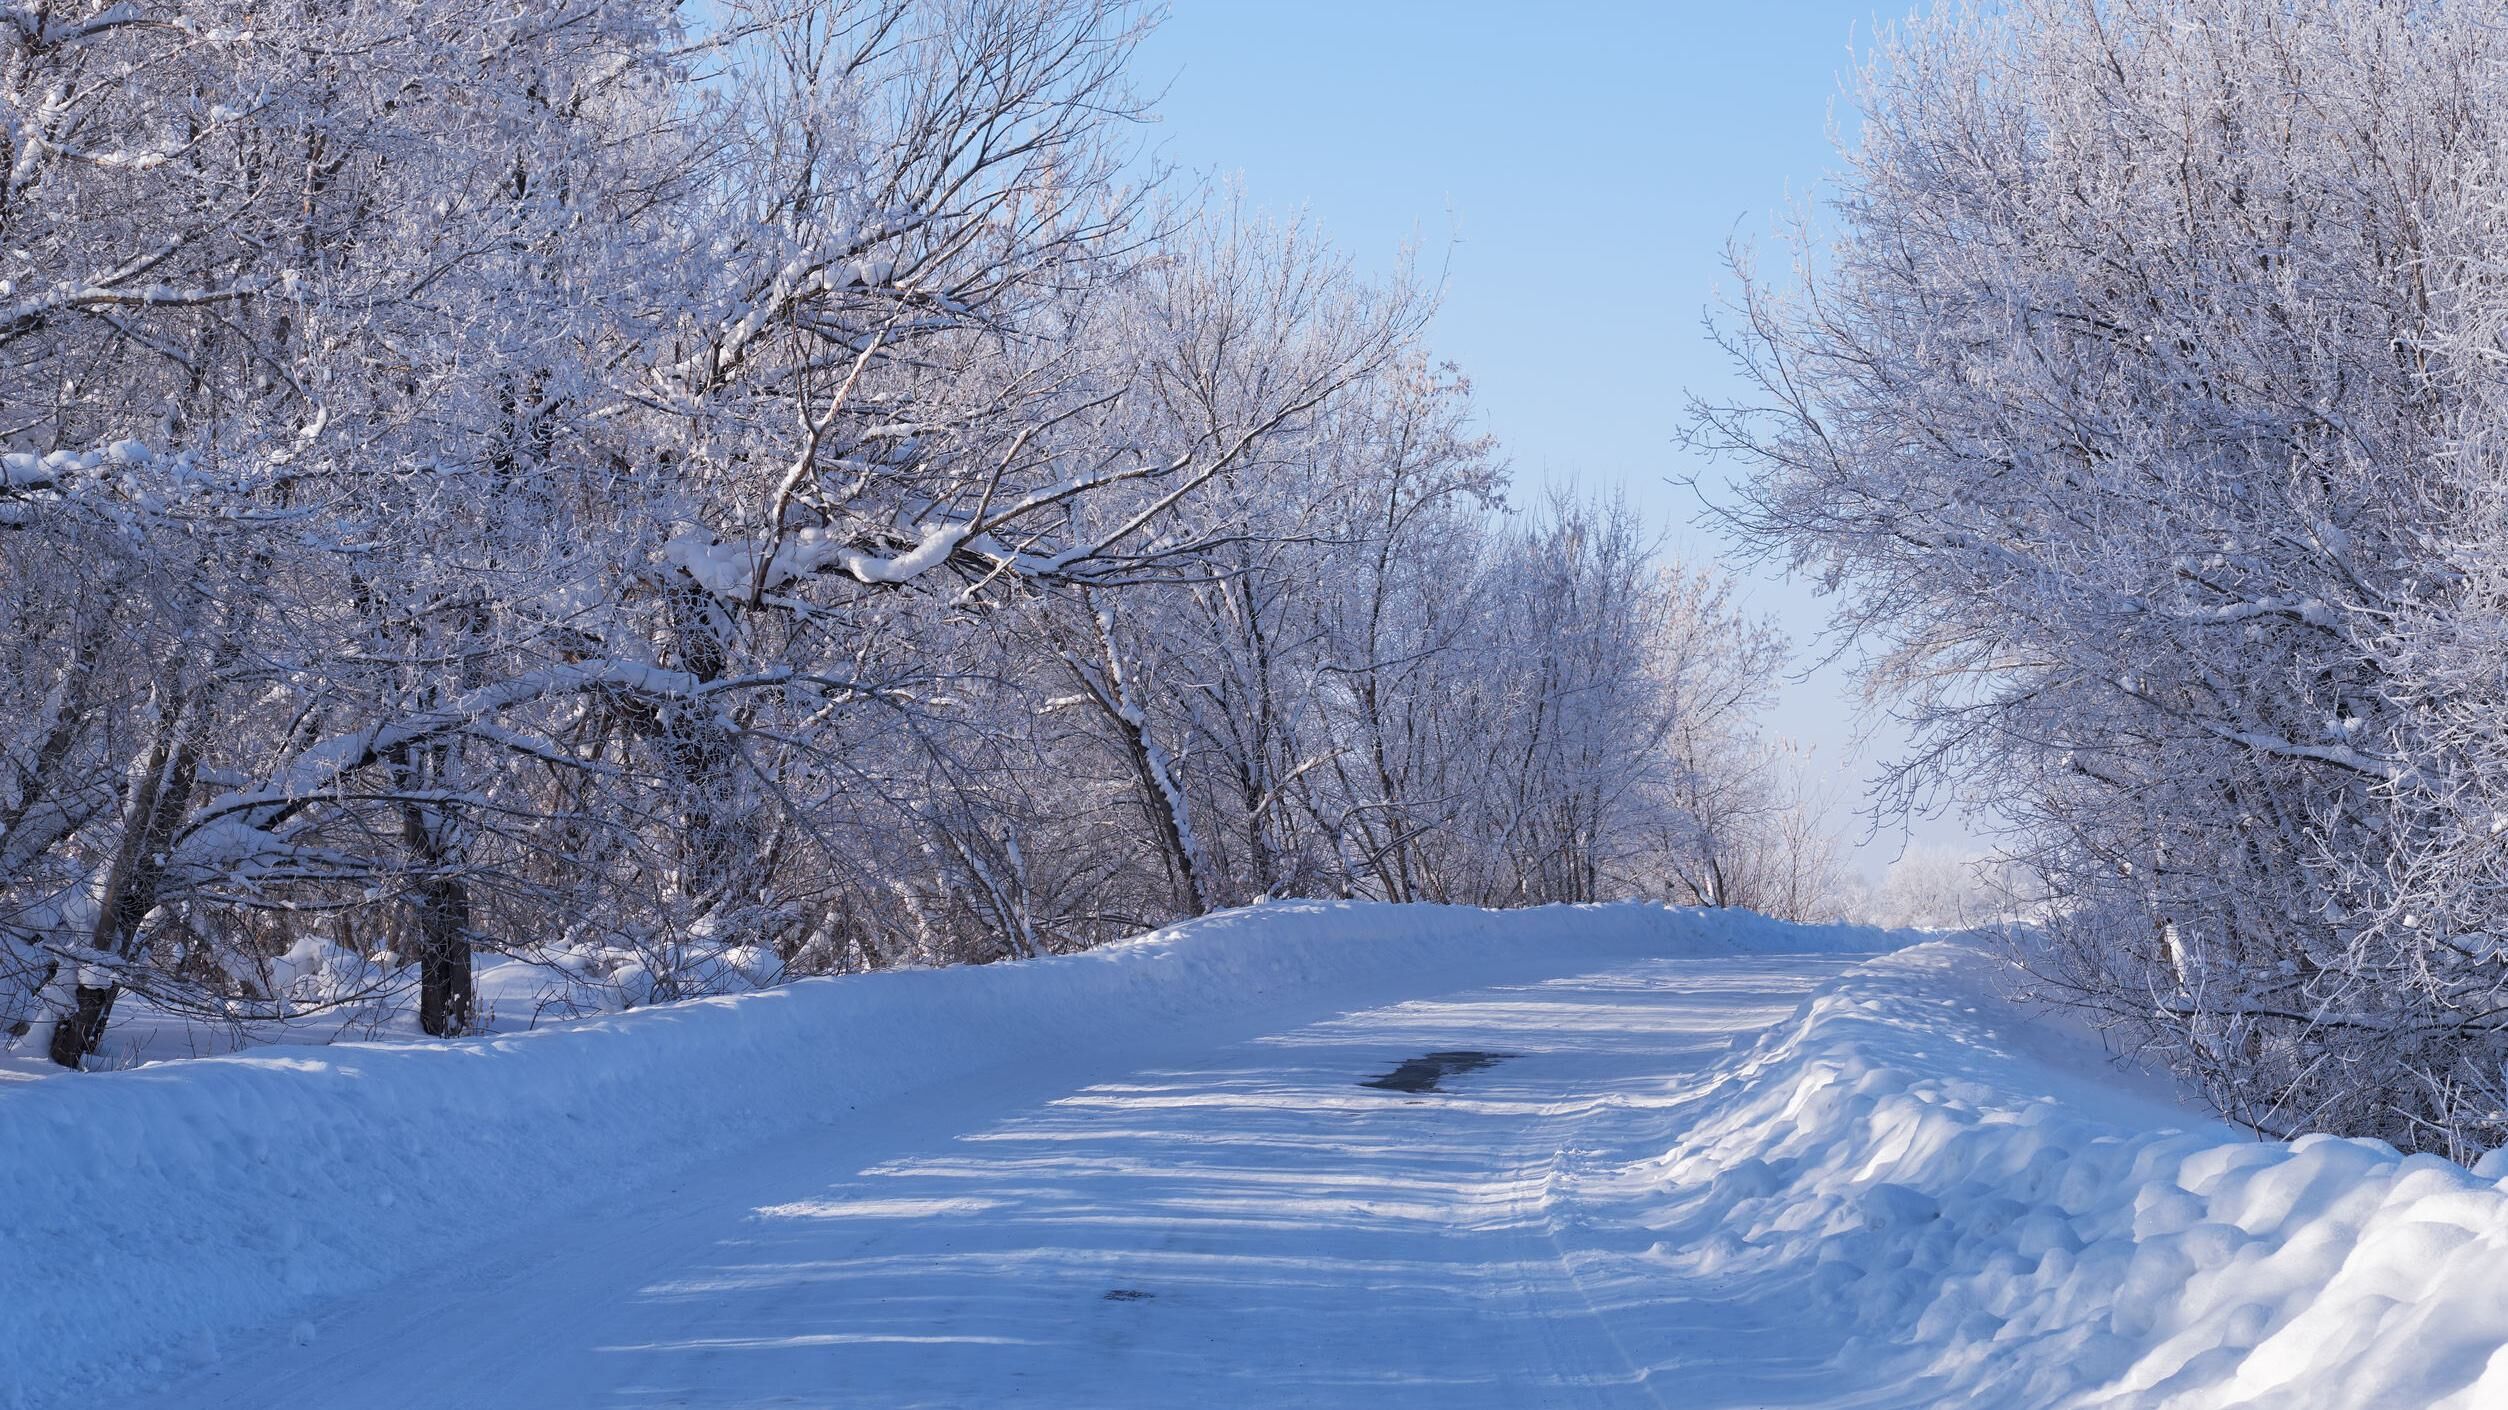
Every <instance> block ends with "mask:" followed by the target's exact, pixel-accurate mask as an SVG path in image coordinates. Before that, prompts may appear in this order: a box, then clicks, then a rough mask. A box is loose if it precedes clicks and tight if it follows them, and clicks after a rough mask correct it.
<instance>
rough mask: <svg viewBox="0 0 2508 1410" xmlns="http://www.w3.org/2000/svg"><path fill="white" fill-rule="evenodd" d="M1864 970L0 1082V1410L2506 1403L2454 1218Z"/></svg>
mask: <svg viewBox="0 0 2508 1410" xmlns="http://www.w3.org/2000/svg"><path fill="white" fill-rule="evenodd" d="M1877 938H1878V937H1876V936H1875V935H1874V934H1873V933H1872V932H1853V931H1835V930H1824V931H1805V930H1799V929H1796V928H1792V927H1782V926H1777V925H1774V924H1773V923H1770V922H1765V921H1759V920H1756V919H1755V918H1751V917H1733V916H1707V915H1699V914H1695V913H1688V912H1675V911H1666V910H1661V909H1657V908H1646V907H1605V908H1584V909H1554V910H1549V911H1540V912H1525V913H1514V914H1499V915H1493V914H1487V913H1481V912H1470V911H1437V910H1433V909H1429V908H1394V907H1375V906H1272V907H1264V908H1260V909H1258V910H1255V911H1249V912H1240V913H1236V914H1234V915H1230V916H1224V917H1215V918H1212V919H1211V920H1208V921H1205V922H1201V923H1198V924H1197V925H1195V926H1189V927H1180V928H1179V929H1178V930H1177V931H1174V932H1167V933H1164V934H1162V935H1161V936H1158V937H1153V938H1151V939H1149V940H1146V941H1143V942H1136V943H1135V944H1132V945H1127V946H1121V947H1115V948H1114V949H1112V950H1109V951H1103V952H1099V953H1098V954H1095V955H1090V956H1082V957H1076V958H1075V959H1073V960H1067V961H1050V962H1044V963H1039V964H1033V965H1022V966H998V967H991V968H987V969H981V970H962V971H945V972H931V973H923V974H914V975H894V976H872V977H870V978H868V979H860V980H841V981H826V982H820V983H814V984H805V985H800V986H795V987H794V988H793V989H790V990H786V991H782V992H781V993H779V994H773V995H763V996H756V997H753V998H744V999H739V1000H729V1001H718V1002H712V1003H707V1004H700V1005H693V1006H688V1007H686V1008H682V1009H669V1010H654V1011H649V1012H647V1013H643V1014H637V1015H628V1016H624V1017H621V1018H616V1019H611V1020H604V1021H601V1022H598V1023H594V1024H587V1025H583V1026H581V1027H578V1028H574V1029H568V1030H561V1031H557V1032H552V1033H544V1034H536V1035H530V1036H528V1037H526V1038H521V1039H511V1038H509V1039H500V1040H493V1041H486V1042H479V1043H472V1044H462V1045H454V1046H453V1047H450V1048H389V1047H375V1048H349V1047H342V1048H336V1049H329V1050H317V1049H295V1050H286V1051H280V1050H263V1051H262V1052H260V1053H258V1054H253V1055H248V1056H246V1057H244V1058H239V1059H220V1060H211V1061H203V1062H196V1063H186V1064H176V1065H170V1066H167V1067H163V1068H150V1069H143V1070H141V1071H138V1072H134V1073H130V1074H121V1075H115V1076H112V1077H106V1078H99V1079H94V1080H81V1081H62V1082H46V1083H41V1084H28V1085H27V1086H26V1087H21V1088H18V1089H14V1090H11V1091H7V1092H0V1132H6V1133H7V1134H8V1135H9V1136H10V1137H13V1138H14V1137H17V1136H18V1135H20V1134H21V1133H25V1134H27V1135H28V1136H29V1137H30V1138H31V1139H29V1140H26V1141H15V1142H13V1143H11V1144H9V1145H8V1146H7V1147H6V1149H5V1150H0V1188H10V1189H12V1190H15V1191H18V1192H21V1193H24V1192H26V1191H27V1187H26V1186H25V1185H23V1184H10V1183H7V1182H8V1181H10V1180H12V1179H16V1178H18V1177H20V1176H26V1177H30V1178H38V1179H40V1178H41V1173H42V1172H43V1171H44V1170H46V1169H57V1168H58V1167H57V1166H51V1165H48V1164H47V1163H46V1162H44V1161H43V1160H41V1159H29V1158H28V1148H29V1147H30V1146H33V1147H38V1148H40V1147H43V1146H44V1145H46V1143H50V1145H51V1149H49V1150H43V1149H37V1150H36V1151H35V1152H34V1154H35V1155H36V1156H37V1157H41V1156H44V1155H50V1156H51V1157H53V1158H54V1159H56V1160H57V1159H59V1158H61V1157H62V1156H64V1155H67V1154H80V1155H83V1156H85V1157H86V1158H88V1159H90V1160H94V1161H98V1162H99V1163H94V1164H89V1165H88V1166H86V1168H85V1173H86V1175H87V1177H88V1185H87V1188H88V1189H90V1190H97V1189H99V1188H101V1190H102V1194H101V1195H100V1196H99V1197H98V1198H96V1199H95V1200H93V1201H92V1202H91V1203H90V1204H88V1205H86V1206H83V1207H81V1206H77V1205H75V1204H73V1206H72V1207H71V1208H70V1210H69V1211H68V1213H69V1214H70V1215H73V1216H75V1215H80V1214H82V1213H83V1214H86V1215H87V1216H88V1218H87V1221H86V1222H77V1221H76V1220H75V1219H64V1218H63V1217H62V1215H61V1213H60V1212H59V1211H58V1210H55V1211H54V1212H52V1213H51V1214H50V1215H47V1212H46V1210H45V1207H44V1206H43V1204H42V1203H41V1201H40V1199H38V1200H37V1201H35V1202H33V1203H27V1202H19V1203H15V1204H13V1205H12V1206H11V1207H9V1208H8V1209H6V1210H0V1255H5V1256H0V1368H6V1369H5V1370H0V1402H5V1400H6V1399H7V1398H8V1396H10V1395H14V1397H15V1398H16V1399H17V1400H18V1401H19V1402H21V1403H24V1404H29V1405H38V1406H40V1405H48V1404H55V1403H61V1404H67V1403H71V1402H73V1401H76V1402H80V1403H86V1404H94V1403H98V1401H97V1399H96V1396H97V1394H98V1392H99V1390H100V1389H109V1390H111V1391H112V1392H113V1393H112V1394H110V1395H108V1396H107V1397H106V1398H105V1400H104V1401H103V1402H102V1403H136V1404H161V1405H165V1406H178V1405H179V1406H185V1407H216V1406H236V1407H242V1406H255V1407H263V1406H267V1407H285V1406H351V1405H354V1406H361V1407H385V1406H479V1407H484V1406H535V1407H537V1406H561V1405H565V1406H573V1405H581V1406H603V1407H611V1406H616V1407H627V1406H659V1405H689V1406H717V1407H732V1406H744V1407H745V1406H755V1405H767V1404H778V1405H806V1406H882V1407H889V1406H963V1407H975V1406H987V1407H990V1406H1013V1405H1069V1406H1126V1405H1139V1406H1173V1405H1188V1404H1192V1405H1246V1406H1272V1405H1368V1406H1387V1405H1390V1406H1402V1405H1420V1406H1436V1407H1441V1410H1469V1407H1476V1406H1484V1405H1486V1406H1679V1407H1701V1408H1702V1410H1704V1408H1705V1407H1742V1406H1777V1405H1784V1406H1839V1407H1844V1406H1859V1407H1872V1406H1909V1407H1914V1406H1934V1405H1976V1406H2038V1405H2047V1406H2053V1405H2082V1406H2092V1405H2096V1406H2129V1405H2130V1406H2154V1407H2157V1406H2177V1405H2186V1406H2191V1405H2233V1404H2254V1405H2271V1406H2302V1407H2310V1406H2322V1407H2327V1410H2333V1408H2334V1407H2360V1406H2371V1405H2375V1406H2381V1407H2383V1406H2396V1407H2404V1406H2420V1405H2432V1406H2438V1405H2448V1406H2462V1407H2473V1406H2491V1405H2503V1404H2508V1370H2494V1369H2493V1363H2494V1362H2499V1363H2501V1364H2502V1365H2503V1366H2508V1358H2503V1357H2501V1356H2500V1355H2499V1354H2498V1353H2499V1348H2500V1347H2501V1346H2502V1345H2503V1343H2508V1310H2503V1309H2502V1308H2501V1307H2500V1306H2499V1303H2498V1300H2497V1299H2495V1298H2490V1297H2487V1296H2484V1295H2482V1294H2481V1293H2480V1292H2479V1291H2477V1290H2478V1289H2480V1288H2482V1287H2485V1286H2486V1285H2487V1284H2488V1283H2489V1282H2490V1281H2491V1279H2490V1278H2489V1276H2488V1274H2487V1272H2486V1270H2488V1269H2491V1268H2495V1267H2496V1266H2497V1261H2498V1259H2499V1258H2500V1257H2501V1256H2502V1255H2501V1250H2502V1248H2503V1246H2504V1245H2508V1197H2503V1196H2502V1194H2501V1193H2500V1191H2499V1190H2498V1189H2497V1188H2496V1187H2495V1186H2494V1185H2493V1183H2492V1182H2491V1181H2489V1180H2486V1179H2476V1178H2475V1177H2472V1176H2469V1175H2467V1174H2465V1173H2464V1172H2462V1171H2460V1170H2457V1169H2455V1168H2454V1167H2452V1166H2447V1165H2445V1164H2444V1163H2442V1162H2436V1161H2430V1160H2426V1159H2414V1160H2402V1159H2399V1158H2398V1157H2396V1156H2395V1155H2394V1153H2393V1152H2392V1151H2389V1150H2385V1149H2384V1148H2383V1147H2376V1146H2373V1145H2369V1144H2364V1143H2351V1142H2339V1141H2323V1140H2318V1141H2305V1142H2300V1143H2295V1144H2291V1145H2282V1144H2275V1143H2260V1142H2256V1141H2253V1140H2251V1139H2247V1138H2245V1137H2243V1136H2241V1135H2240V1134H2239V1133H2238V1132H2236V1131H2233V1130H2231V1129H2229V1128H2227V1127H2223V1126H2220V1125H2218V1124H2216V1123H2212V1122H2209V1121H2207V1120H2205V1119H2203V1118H2201V1117H2200V1116H2198V1115H2195V1114H2193V1113H2191V1112H2189V1111H2187V1110H2185V1109H2184V1108H2183V1107H2182V1106H2180V1105H2178V1104H2176V1103H2175V1102H2174V1100H2173V1097H2172V1094H2171V1093H2170V1092H2169V1091H2168V1090H2167V1089H2166V1088H2165V1087H2161V1086H2158V1085H2157V1084H2149V1083H2139V1084H2138V1083H2136V1082H2134V1081H2132V1080H2130V1079H2128V1078H2126V1077H2124V1076H2121V1075H2120V1074H2118V1073H2116V1072H2114V1071H2113V1070H2111V1069H2109V1068H2107V1067H2106V1066H2105V1065H2104V1064H2103V1062H2102V1061H2101V1060H2100V1059H2099V1058H2098V1056H2097V1054H2096V1052H2095V1050H2094V1049H2092V1048H2090V1047H2088V1046H2086V1045H2085V1044H2084V1043H2082V1042H2081V1041H2080V1040H2078V1039H2076V1038H2073V1037H2070V1036H2068V1035H2062V1034H2049V1033H2048V1032H2047V1031H2046V1030H2045V1029H2044V1026H2043V1025H2042V1024H2040V1023H2038V1022H2037V1021H2035V1020H2033V1019H2031V1018H2030V1017H2029V1016H2027V1015H2024V1014H2021V1013H2020V1012H2018V1011H2017V1010H2014V1009H2011V1008H2009V1007H2008V1006H2006V1005H2005V1004H2003V1003H2002V1001H2000V1000H1998V999H1996V998H1995V997H1993V995H1992V993H1991V984H1992V979H1993V971H1994V964H1993V962H1992V961H1991V960H1989V959H1988V958H1987V957H1986V956H1984V955H1983V954H1982V953H1981V952H1979V951H1976V950H1973V949H1966V948H1962V947H1959V946H1956V945H1949V944H1931V945H1925V946H1921V947H1918V948H1916V949H1912V950H1907V951H1902V952H1900V953H1898V954H1895V955H1891V956H1888V957H1885V958H1882V959H1879V960H1875V961H1872V962H1869V963H1858V962H1857V961H1856V960H1855V959H1854V958H1852V957H1851V956H1844V955H1840V954H1837V953H1834V952H1836V951H1838V950H1841V949H1845V948H1849V947H1853V946H1857V945H1861V946H1865V947H1870V946H1871V945H1872V944H1873V943H1874V942H1875V940H1876V939H1877ZM1462 1054H1481V1055H1484V1056H1485V1057H1486V1058H1488V1059H1489V1060H1487V1061H1485V1062H1482V1061H1472V1060H1466V1059H1464V1058H1462V1057H1461V1056H1460V1055H1462ZM1431 1055H1445V1056H1442V1057H1439V1058H1437V1059H1436V1060H1433V1061H1432V1060H1430V1059H1431ZM622 1068H623V1069H624V1070H623V1071H619V1070H618V1069H622ZM491 1072H492V1073H494V1074H496V1075H495V1080H493V1081H491V1080H487V1078H485V1077H483V1075H482V1074H484V1073H491ZM1402 1073H1407V1074H1408V1076H1407V1077H1406V1078H1405V1080H1404V1081H1403V1082H1400V1083H1391V1084H1386V1085H1375V1086H1370V1085H1365V1084H1367V1083H1369V1082H1370V1081H1371V1080H1375V1079H1383V1078H1385V1077H1387V1076H1388V1075H1389V1074H1402ZM613 1078H615V1079H616V1085H613V1083H612V1079H613ZM1432 1084H1433V1085H1432ZM1406 1087H1416V1088H1420V1090H1405V1088H1406ZM639 1091H642V1092H643V1093H644V1094H645V1096H646V1097H647V1100H646V1102H645V1103H644V1106H643V1108H642V1113H641V1114H642V1117H643V1119H642V1120H641V1121H637V1120H634V1119H632V1118H634V1117H636V1116H637V1115H638V1107H637V1104H636V1102H635V1101H634V1097H635V1094H636V1093H637V1092H639ZM54 1093H58V1094H59V1095H57V1096H55V1095H52V1094H54ZM125 1093H129V1094H133V1095H123V1094H125ZM28 1099H34V1100H35V1101H36V1102H37V1103H40V1104H36V1105H30V1104H29V1103H28ZM480 1104H485V1105H484V1106H481V1105H480ZM474 1107H478V1111H477V1115H476V1118H475V1119H473V1120H469V1121H468V1124H467V1125H465V1120H466V1118H467V1117H469V1115H470V1112H471V1110H472V1108H474ZM167 1116H181V1117H183V1118H184V1119H183V1120H182V1121H180V1122H178V1123H177V1124H175V1125H173V1126H171V1127H170V1128H169V1129H166V1130H162V1131H147V1132H145V1139H143V1138H142V1136H143V1133H142V1131H140V1130H127V1131H121V1133H120V1137H121V1138H125V1139H128V1140H129V1141H130V1142H131V1145H130V1147H129V1148H128V1149H127V1150H124V1151H107V1150H104V1149H100V1148H98V1146H97V1145H95V1144H94V1143H96V1142H99V1141H101V1140H103V1139H104V1137H103V1136H100V1135H99V1133H106V1134H111V1133H114V1132H116V1131H117V1130H118V1129H119V1128H117V1125H116V1123H120V1122H131V1121H139V1120H145V1119H149V1118H153V1117H167ZM81 1117H83V1118H84V1120H83V1121H82V1120H80V1119H78V1118H81ZM543 1123H548V1124H547V1126H546V1129H545V1130H544V1129H543V1125H542V1124H543ZM464 1130H468V1131H470V1132H471V1133H472V1134H471V1135H470V1136H468V1137H465V1136H464V1135H462V1134H461V1132H462V1131H464ZM221 1132H223V1133H224V1136H225V1139H224V1140H223V1141H222V1142H221V1141H218V1140H217V1139H216V1138H217V1136H218V1135H219V1133H221ZM393 1137H409V1138H413V1139H416V1140H419V1141H421V1142H425V1141H428V1140H432V1142H433V1144H432V1145H425V1144H422V1145H421V1146H420V1147H419V1148H417V1149H410V1150H400V1149H387V1148H386V1147H384V1146H383V1145H381V1144H380V1143H381V1142H384V1141H387V1140H389V1139H391V1138H393ZM82 1139H83V1140H86V1141H88V1142H90V1143H91V1144H90V1146H89V1147H88V1148H87V1149H86V1150H84V1151H80V1152H74V1151H71V1150H65V1149H64V1147H65V1146H66V1145H68V1144H69V1143H71V1142H74V1141H77V1140H82ZM195 1144H197V1145H199V1146H200V1148H199V1149H192V1148H191V1146H192V1145H195ZM107 1156H120V1157H122V1158H121V1159H119V1160H113V1161H107V1160H105V1159H104V1158H105V1157H107ZM400 1162H406V1163H405V1164H403V1163H400ZM221 1176H222V1177H223V1178H224V1181H225V1183H223V1184H219V1185H208V1186H202V1185H198V1184H196V1183H195V1182H196V1181H198V1180H200V1179H202V1178H204V1177H221ZM203 1191H207V1193H203ZM34 1193H36V1194H37V1195H39V1196H40V1195H41V1194H44V1193H47V1191H45V1190H42V1189H37V1190H36V1191H34ZM51 1193H59V1192H58V1191H51ZM114 1195H118V1196H120V1197H122V1198H121V1201H120V1202H117V1201H116V1200H115V1199H112V1198H109V1197H106V1196H114ZM453 1216H466V1217H453ZM255 1217H257V1218H259V1219H260V1220H261V1221H263V1223H262V1225H261V1226H260V1237H258V1238H251V1239H245V1238H238V1237H236V1236H237V1235H238V1234H240V1233H243V1232H245V1231H246V1230H247V1229H248V1228H250V1227H251V1226H249V1225H248V1224H247V1223H245V1222H244V1221H248V1220H250V1219H252V1218H255ZM47 1220H49V1222H47ZM439 1221H442V1222H444V1223H445V1225H446V1229H447V1234H446V1237H445V1239H444V1241H443V1242H442V1243H441V1245H440V1246H439V1248H440V1250H441V1251H438V1250H430V1249H427V1248H425V1247H423V1246H421V1247H417V1248H414V1249H413V1248H410V1247H408V1246H405V1245H394V1244H391V1243H388V1242H385V1241H386V1240H389V1239H392V1238H396V1237H401V1238H405V1237H407V1236H408V1235H409V1233H410V1231H411V1229H412V1227H413V1226H416V1227H425V1226H428V1225H430V1224H433V1223H436V1222H439ZM187 1224H188V1225H194V1226H206V1228H205V1230H201V1231H199V1232H195V1233H194V1235H193V1236H192V1238H190V1239H189V1240H188V1241H176V1242H175V1243H173V1244H171V1245H169V1244H166V1243H164V1242H163V1241H164V1240H166V1239H169V1238H171V1237H172V1236H173V1230H174V1229H175V1228H176V1227H177V1226H182V1225H187ZM376 1226H381V1232H380V1234H378V1233H377V1232H376ZM220 1238H225V1239H227V1240H228V1242H226V1243H223V1244H221V1243H219V1242H217V1240H218V1239H220ZM396 1254H397V1257H396ZM361 1269H362V1274H361ZM117 1281H118V1282H119V1283H120V1284H121V1286H123V1287H125V1288H127V1289H130V1290H132V1291H133V1293H134V1294H135V1297H134V1299H133V1301H135V1302H137V1303H139V1304H142V1305H141V1306H139V1307H137V1308H136V1309H135V1310H133V1311H129V1312H122V1313H118V1314H117V1313H116V1312H115V1311H114V1310H113V1304H112V1303H111V1302H110V1300H109V1298H108V1297H107V1296H105V1295H103V1294H101V1293H99V1294H96V1295H92V1296H91V1295H89V1294H87V1293H85V1292H84V1291H82V1290H83V1289H84V1288H85V1287H87V1286H88V1285H89V1284H102V1285H105V1286H106V1288H107V1289H108V1290H109V1289H110V1288H111V1286H112V1285H114V1284H116V1283H117ZM47 1300H49V1301H47ZM64 1308H66V1309H67V1310H68V1311H69V1312H70V1313H73V1314H84V1316H85V1318H86V1320H85V1321H83V1322H82V1321H80V1320H78V1317H76V1316H65V1315H63V1312H62V1309H64ZM169 1327H180V1328H184V1329H186V1331H185V1332H184V1333H182V1334H177V1335H174V1336H169V1335H167V1333H166V1329H167V1328H169ZM142 1391H145V1392H146V1393H145V1394H142V1393H140V1392H142Z"/></svg>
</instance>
